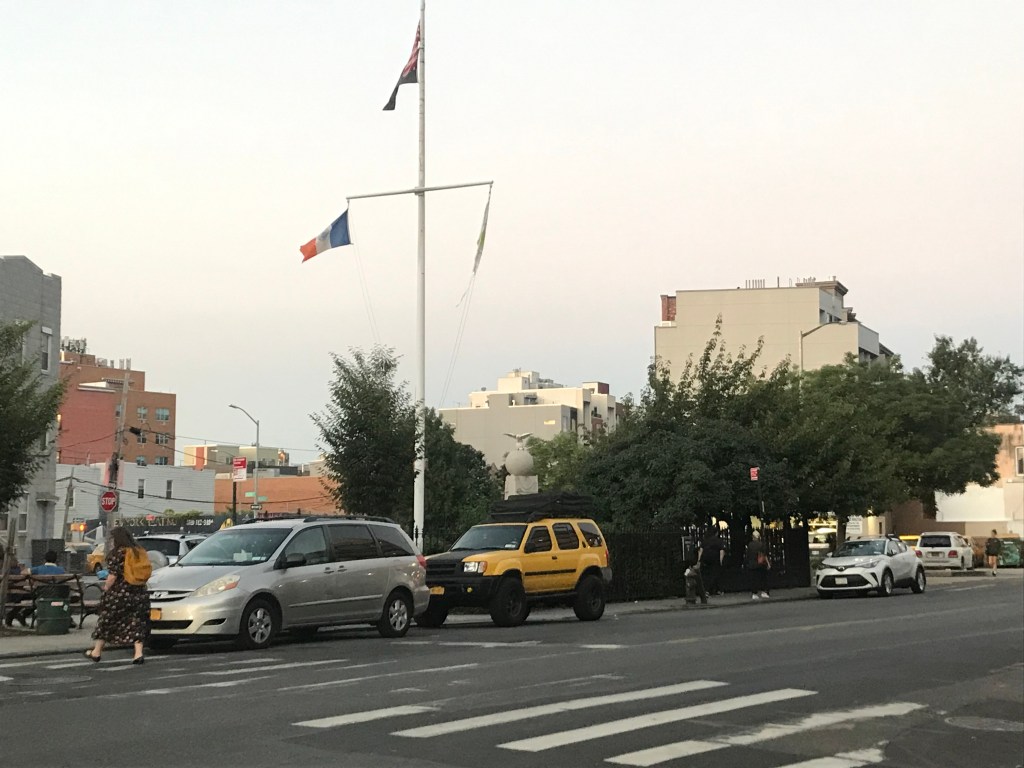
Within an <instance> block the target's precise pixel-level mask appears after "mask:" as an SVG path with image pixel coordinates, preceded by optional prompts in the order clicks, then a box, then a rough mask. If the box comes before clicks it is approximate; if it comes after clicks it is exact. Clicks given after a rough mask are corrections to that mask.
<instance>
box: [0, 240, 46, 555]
mask: <svg viewBox="0 0 1024 768" xmlns="http://www.w3.org/2000/svg"><path fill="white" fill-rule="evenodd" d="M60 303H61V279H60V277H59V276H58V275H48V274H46V273H44V272H43V270H41V269H40V268H39V267H37V266H36V265H35V264H34V263H32V262H31V261H30V260H29V259H28V258H26V257H25V256H0V321H3V322H7V323H10V322H15V321H19V320H25V321H30V322H32V323H34V325H33V326H32V328H31V329H30V330H29V332H28V336H27V337H26V341H25V350H24V356H25V359H26V360H35V361H36V363H37V364H38V366H39V371H40V374H41V377H42V381H43V384H44V385H45V386H50V385H53V384H56V383H57V376H58V367H59V366H58V362H57V359H58V358H57V351H58V340H59V339H60ZM54 427H55V428H54V429H53V430H52V431H51V434H53V433H56V425H54ZM2 438H3V436H2V435H0V439H2ZM47 449H48V451H49V455H48V456H47V458H46V459H45V460H44V461H43V464H42V466H41V467H40V468H39V470H38V471H37V472H36V473H35V475H33V477H32V480H31V481H30V484H29V486H28V487H27V488H26V489H25V493H24V494H23V495H22V497H21V499H20V500H19V501H17V502H15V504H14V505H13V507H11V508H9V509H8V510H7V512H6V514H0V540H3V541H5V542H6V541H7V531H8V526H10V525H12V524H13V525H15V526H16V535H15V546H16V547H17V550H18V557H19V559H21V560H22V561H23V562H27V561H28V559H29V557H30V554H31V551H32V541H33V540H34V539H49V538H52V537H53V535H54V532H55V527H56V522H55V504H56V501H57V497H56V495H55V494H54V478H55V476H56V461H55V456H54V450H53V441H52V440H49V441H48V442H47Z"/></svg>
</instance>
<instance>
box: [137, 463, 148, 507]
mask: <svg viewBox="0 0 1024 768" xmlns="http://www.w3.org/2000/svg"><path fill="white" fill-rule="evenodd" d="M135 464H136V466H139V467H144V466H146V457H145V456H136V457H135ZM139 498H140V499H141V498H142V497H141V496H140V497H139Z"/></svg>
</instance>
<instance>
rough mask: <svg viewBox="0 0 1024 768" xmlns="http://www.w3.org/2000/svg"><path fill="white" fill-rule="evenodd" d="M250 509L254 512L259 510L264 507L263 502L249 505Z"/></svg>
mask: <svg viewBox="0 0 1024 768" xmlns="http://www.w3.org/2000/svg"><path fill="white" fill-rule="evenodd" d="M249 509H251V510H252V511H253V512H259V511H260V510H261V509H263V505H262V504H250V505H249Z"/></svg>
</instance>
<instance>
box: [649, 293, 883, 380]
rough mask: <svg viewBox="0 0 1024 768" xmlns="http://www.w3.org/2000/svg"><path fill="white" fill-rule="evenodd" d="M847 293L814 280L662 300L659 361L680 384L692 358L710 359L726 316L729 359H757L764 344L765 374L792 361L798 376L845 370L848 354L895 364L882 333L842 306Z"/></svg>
mask: <svg viewBox="0 0 1024 768" xmlns="http://www.w3.org/2000/svg"><path fill="white" fill-rule="evenodd" d="M846 292H847V290H846V286H844V285H843V284H842V283H840V282H839V281H838V280H836V279H834V278H833V279H831V280H823V281H818V280H815V279H813V278H809V279H807V280H803V281H797V282H796V283H795V284H791V285H789V286H781V285H777V286H776V287H767V286H766V285H765V281H764V280H751V281H748V282H747V284H746V285H745V287H743V288H738V287H737V288H732V289H714V290H707V291H676V293H675V295H674V296H670V295H663V296H662V297H661V322H660V324H659V325H658V326H657V327H655V329H654V354H655V355H656V356H657V357H659V358H660V359H661V360H663V361H664V362H666V363H667V364H668V365H669V368H670V371H671V375H672V378H673V379H677V378H678V377H679V375H680V374H681V373H682V370H683V367H684V366H685V365H686V361H687V360H688V359H689V358H690V356H691V355H692V356H693V357H694V359H695V360H696V359H698V358H699V357H700V355H701V354H702V353H703V352H704V348H705V346H706V345H707V343H708V340H709V339H710V338H711V336H712V334H713V333H714V331H715V322H716V320H717V319H718V317H719V316H721V318H722V338H723V341H724V343H725V346H726V351H727V352H728V353H730V354H732V355H734V356H735V355H736V354H737V353H738V352H739V351H740V349H741V348H744V347H745V348H746V350H747V352H748V353H749V352H752V351H753V350H754V349H755V348H756V347H757V342H758V339H759V338H763V339H764V348H763V349H762V352H761V357H760V358H759V363H760V366H759V367H760V368H763V369H767V370H772V369H774V368H775V367H776V366H777V365H778V364H779V363H781V362H782V361H784V360H786V359H788V360H789V361H790V362H791V363H792V364H793V366H794V367H796V368H797V369H803V370H812V369H815V368H820V367H821V366H824V365H836V364H839V363H842V362H843V359H844V358H845V357H846V355H847V354H853V355H854V356H856V357H857V358H858V359H859V360H865V361H870V360H875V359H877V358H879V357H889V356H891V355H892V352H891V351H890V350H888V349H887V348H886V347H885V346H883V345H882V344H881V343H880V342H879V340H878V332H877V331H874V330H872V329H871V328H868V327H867V326H866V325H864V324H863V323H861V322H860V321H859V320H857V316H856V313H854V311H853V308H852V307H847V306H846V305H845V304H844V298H845V296H846Z"/></svg>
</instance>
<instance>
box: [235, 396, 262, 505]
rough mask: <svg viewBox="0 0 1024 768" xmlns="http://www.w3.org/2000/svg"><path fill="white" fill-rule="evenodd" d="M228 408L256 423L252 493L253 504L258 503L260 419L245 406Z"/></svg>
mask: <svg viewBox="0 0 1024 768" xmlns="http://www.w3.org/2000/svg"><path fill="white" fill-rule="evenodd" d="M228 408H234V409H235V410H236V411H241V412H242V413H244V414H245V415H246V416H248V417H249V421H251V422H252V423H253V424H255V425H256V460H255V461H253V463H252V494H253V504H256V505H259V503H260V420H259V419H254V418H253V417H252V414H251V413H249V412H248V411H247V410H245V408H242V407H241V406H240V405H229V406H228ZM253 517H254V518H255V517H256V513H255V512H253Z"/></svg>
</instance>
